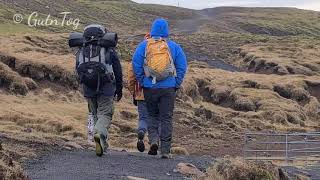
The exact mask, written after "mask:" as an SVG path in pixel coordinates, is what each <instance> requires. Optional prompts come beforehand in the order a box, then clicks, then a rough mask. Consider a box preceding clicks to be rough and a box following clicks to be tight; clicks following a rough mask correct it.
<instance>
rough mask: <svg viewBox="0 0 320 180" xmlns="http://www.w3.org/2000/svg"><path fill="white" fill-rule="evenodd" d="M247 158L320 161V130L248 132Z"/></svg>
mask: <svg viewBox="0 0 320 180" xmlns="http://www.w3.org/2000/svg"><path fill="white" fill-rule="evenodd" d="M244 144H245V146H244V151H243V152H244V158H245V159H247V160H285V161H287V162H288V161H292V160H304V161H320V132H310V133H288V134H286V133H246V134H245V143H244Z"/></svg>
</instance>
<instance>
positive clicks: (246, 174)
mask: <svg viewBox="0 0 320 180" xmlns="http://www.w3.org/2000/svg"><path fill="white" fill-rule="evenodd" d="M207 174H208V176H207V177H206V178H205V179H206V180H213V179H217V180H220V179H221V180H222V179H225V180H235V179H264V180H276V179H280V177H279V172H278V169H277V168H276V167H275V166H274V165H272V164H271V163H265V162H247V161H245V160H243V159H241V158H223V159H219V160H217V162H215V165H214V166H213V167H211V168H209V169H208V172H207Z"/></svg>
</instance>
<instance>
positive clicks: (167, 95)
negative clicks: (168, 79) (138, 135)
mask: <svg viewBox="0 0 320 180" xmlns="http://www.w3.org/2000/svg"><path fill="white" fill-rule="evenodd" d="M144 97H145V101H146V103H147V109H148V113H149V117H150V119H149V121H148V122H147V125H148V133H149V138H150V139H149V143H150V144H159V139H160V151H161V153H162V154H168V153H170V149H171V139H172V129H173V127H172V117H173V110H174V103H175V98H176V91H175V88H163V89H149V88H144ZM159 126H160V129H159Z"/></svg>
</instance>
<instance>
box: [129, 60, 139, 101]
mask: <svg viewBox="0 0 320 180" xmlns="http://www.w3.org/2000/svg"><path fill="white" fill-rule="evenodd" d="M127 79H128V89H129V91H130V93H131V94H132V95H134V91H135V84H136V82H137V80H136V77H135V75H134V72H133V67H132V63H129V64H128V77H127Z"/></svg>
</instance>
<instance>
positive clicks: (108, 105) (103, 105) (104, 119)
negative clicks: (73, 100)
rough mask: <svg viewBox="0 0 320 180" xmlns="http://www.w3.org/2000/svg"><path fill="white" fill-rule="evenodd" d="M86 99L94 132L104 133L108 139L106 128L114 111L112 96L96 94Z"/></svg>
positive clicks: (107, 128) (108, 126)
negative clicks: (96, 95)
mask: <svg viewBox="0 0 320 180" xmlns="http://www.w3.org/2000/svg"><path fill="white" fill-rule="evenodd" d="M87 101H88V104H89V109H90V110H91V111H92V114H93V118H94V132H95V133H99V134H101V135H104V136H105V137H106V139H107V140H108V135H109V133H108V130H109V128H110V125H111V122H112V116H113V113H114V106H113V97H112V96H110V97H109V96H98V97H94V98H87Z"/></svg>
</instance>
